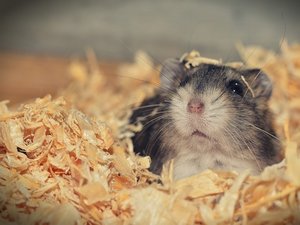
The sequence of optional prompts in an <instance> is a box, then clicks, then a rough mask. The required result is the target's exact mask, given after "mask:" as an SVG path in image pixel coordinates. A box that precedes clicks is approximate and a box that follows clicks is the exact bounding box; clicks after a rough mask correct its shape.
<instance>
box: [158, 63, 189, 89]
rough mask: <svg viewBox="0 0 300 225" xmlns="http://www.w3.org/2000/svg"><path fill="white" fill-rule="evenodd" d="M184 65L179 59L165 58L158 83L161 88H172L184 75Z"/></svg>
mask: <svg viewBox="0 0 300 225" xmlns="http://www.w3.org/2000/svg"><path fill="white" fill-rule="evenodd" d="M184 74H185V72H184V65H183V64H182V63H181V62H180V61H179V59H174V58H170V59H167V60H166V61H165V62H164V63H163V66H162V69H161V72H160V83H161V87H162V89H163V90H172V89H174V88H175V87H176V86H177V85H179V83H180V81H181V80H182V78H183V77H184Z"/></svg>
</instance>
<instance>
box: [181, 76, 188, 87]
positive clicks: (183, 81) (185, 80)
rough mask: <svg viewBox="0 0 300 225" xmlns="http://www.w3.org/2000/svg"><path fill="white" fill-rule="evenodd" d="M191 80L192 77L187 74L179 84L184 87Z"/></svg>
mask: <svg viewBox="0 0 300 225" xmlns="http://www.w3.org/2000/svg"><path fill="white" fill-rule="evenodd" d="M189 80H190V77H189V76H186V77H185V78H184V79H183V80H182V81H181V82H180V84H179V86H180V87H183V86H185V85H186V84H187V83H188V82H189Z"/></svg>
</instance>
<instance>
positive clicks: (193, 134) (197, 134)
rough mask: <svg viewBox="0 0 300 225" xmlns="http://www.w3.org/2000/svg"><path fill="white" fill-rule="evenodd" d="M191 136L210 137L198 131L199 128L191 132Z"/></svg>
mask: <svg viewBox="0 0 300 225" xmlns="http://www.w3.org/2000/svg"><path fill="white" fill-rule="evenodd" d="M192 136H197V137H203V138H207V139H210V138H209V137H208V136H207V135H206V134H204V133H203V132H201V131H199V130H195V131H194V132H193V133H192Z"/></svg>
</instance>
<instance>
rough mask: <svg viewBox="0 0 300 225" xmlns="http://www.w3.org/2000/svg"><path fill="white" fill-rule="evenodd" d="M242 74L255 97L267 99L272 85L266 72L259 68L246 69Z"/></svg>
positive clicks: (270, 93)
mask: <svg viewBox="0 0 300 225" xmlns="http://www.w3.org/2000/svg"><path fill="white" fill-rule="evenodd" d="M243 74H244V76H245V79H246V81H247V82H248V84H249V85H250V87H251V88H252V90H253V92H254V94H255V97H256V98H259V97H263V98H266V99H269V98H270V97H271V95H272V90H273V85H272V81H271V80H270V78H269V77H268V75H267V74H265V73H264V72H263V71H262V70H260V69H248V70H245V71H243Z"/></svg>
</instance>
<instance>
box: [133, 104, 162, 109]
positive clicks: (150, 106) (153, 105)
mask: <svg viewBox="0 0 300 225" xmlns="http://www.w3.org/2000/svg"><path fill="white" fill-rule="evenodd" d="M160 106H165V104H163V103H160V104H152V105H144V106H138V107H134V108H132V110H138V109H147V108H155V107H160Z"/></svg>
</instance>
